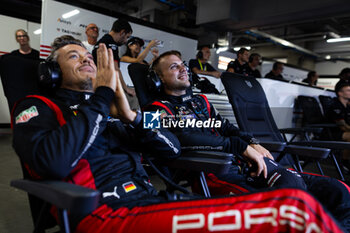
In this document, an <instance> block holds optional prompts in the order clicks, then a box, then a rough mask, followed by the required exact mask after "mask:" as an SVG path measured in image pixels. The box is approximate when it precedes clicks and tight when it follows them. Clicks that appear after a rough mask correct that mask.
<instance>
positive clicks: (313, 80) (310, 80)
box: [302, 71, 318, 86]
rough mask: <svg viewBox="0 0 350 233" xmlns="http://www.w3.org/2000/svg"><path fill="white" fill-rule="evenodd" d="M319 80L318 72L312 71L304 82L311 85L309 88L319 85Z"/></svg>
mask: <svg viewBox="0 0 350 233" xmlns="http://www.w3.org/2000/svg"><path fill="white" fill-rule="evenodd" d="M317 79H318V74H317V72H316V71H310V72H309V73H308V74H307V78H306V79H304V80H303V81H302V82H303V83H307V84H309V86H316V85H317Z"/></svg>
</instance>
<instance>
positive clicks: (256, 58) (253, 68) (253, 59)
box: [246, 53, 261, 78]
mask: <svg viewBox="0 0 350 233" xmlns="http://www.w3.org/2000/svg"><path fill="white" fill-rule="evenodd" d="M260 64H261V56H260V54H258V53H252V54H251V55H250V56H249V62H248V64H247V65H246V74H247V75H248V76H251V77H255V78H261V73H260V71H259V70H258V69H257V67H258V66H259V65H260Z"/></svg>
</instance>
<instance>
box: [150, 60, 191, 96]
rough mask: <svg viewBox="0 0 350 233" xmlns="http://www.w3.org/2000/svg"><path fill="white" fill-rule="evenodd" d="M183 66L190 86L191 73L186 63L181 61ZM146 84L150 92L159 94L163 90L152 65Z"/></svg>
mask: <svg viewBox="0 0 350 233" xmlns="http://www.w3.org/2000/svg"><path fill="white" fill-rule="evenodd" d="M183 64H184V65H185V68H186V71H187V75H188V80H189V81H190V83H191V85H192V84H193V83H192V72H191V71H190V69H189V68H188V66H187V63H186V61H183ZM146 83H147V85H148V86H149V89H150V91H152V92H156V93H160V92H161V90H162V89H163V83H162V81H161V80H160V77H159V75H158V74H157V72H156V71H155V70H154V68H153V65H151V66H150V68H149V70H148V74H147V78H146Z"/></svg>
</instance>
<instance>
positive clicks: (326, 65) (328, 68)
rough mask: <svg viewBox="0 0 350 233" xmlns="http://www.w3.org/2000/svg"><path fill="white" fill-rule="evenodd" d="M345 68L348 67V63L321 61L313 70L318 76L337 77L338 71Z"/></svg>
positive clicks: (349, 64)
mask: <svg viewBox="0 0 350 233" xmlns="http://www.w3.org/2000/svg"><path fill="white" fill-rule="evenodd" d="M346 67H350V63H349V62H344V61H336V62H333V61H323V62H317V63H316V66H315V70H316V71H317V73H318V74H319V75H338V74H339V73H340V71H341V70H342V69H344V68H346Z"/></svg>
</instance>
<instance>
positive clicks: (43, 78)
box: [38, 60, 62, 89]
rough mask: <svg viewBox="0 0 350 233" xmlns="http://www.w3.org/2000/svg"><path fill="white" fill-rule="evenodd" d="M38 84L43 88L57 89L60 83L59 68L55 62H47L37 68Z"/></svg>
mask: <svg viewBox="0 0 350 233" xmlns="http://www.w3.org/2000/svg"><path fill="white" fill-rule="evenodd" d="M38 74H39V84H40V85H41V86H43V87H44V88H50V89H52V88H57V87H59V86H60V84H61V82H62V74H61V69H60V66H59V65H58V63H57V62H56V61H52V60H47V61H43V62H41V63H40V64H39V67H38Z"/></svg>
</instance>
